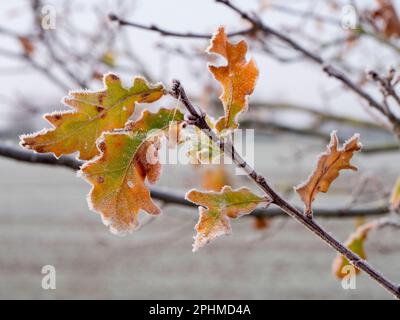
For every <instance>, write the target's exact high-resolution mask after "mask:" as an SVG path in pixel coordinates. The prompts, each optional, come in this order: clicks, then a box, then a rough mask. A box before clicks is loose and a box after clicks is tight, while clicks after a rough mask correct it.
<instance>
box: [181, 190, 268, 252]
mask: <svg viewBox="0 0 400 320" xmlns="http://www.w3.org/2000/svg"><path fill="white" fill-rule="evenodd" d="M185 198H186V199H187V200H189V201H191V202H193V203H196V204H198V205H199V214H200V218H199V221H198V223H197V224H196V226H195V230H196V231H197V234H196V236H195V238H194V239H195V241H194V244H193V251H197V250H198V249H199V248H201V247H203V246H204V245H205V244H207V243H209V242H210V241H212V240H214V239H215V238H216V237H218V236H221V235H225V234H231V226H230V222H229V220H230V219H235V218H238V217H240V216H242V215H244V214H248V213H250V212H251V211H253V210H254V209H255V208H256V207H257V206H258V205H259V204H260V203H266V204H268V203H269V200H268V199H266V198H265V197H260V196H258V195H256V194H254V193H252V192H251V191H250V190H249V189H248V188H240V189H237V190H233V189H232V188H231V187H230V186H224V187H223V188H222V190H221V191H220V192H214V191H208V192H202V191H198V190H195V189H192V190H190V191H189V192H188V193H187V194H186V196H185Z"/></svg>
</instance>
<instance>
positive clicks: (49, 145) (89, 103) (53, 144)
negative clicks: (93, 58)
mask: <svg viewBox="0 0 400 320" xmlns="http://www.w3.org/2000/svg"><path fill="white" fill-rule="evenodd" d="M103 80H104V86H105V88H104V89H103V90H100V91H71V92H70V93H69V96H67V97H66V98H65V99H64V101H63V102H64V104H65V105H66V106H69V107H71V108H72V109H74V110H71V111H62V112H54V113H51V114H46V115H45V116H44V117H45V119H46V120H47V121H48V122H50V123H51V124H52V125H53V126H54V128H52V129H45V130H42V131H40V132H37V133H35V134H30V135H24V136H21V145H22V146H23V147H25V148H27V149H32V150H34V151H36V152H39V153H46V152H53V153H54V154H55V156H56V157H59V156H61V155H62V154H70V153H74V152H79V158H80V159H82V160H89V159H92V158H93V157H94V156H96V155H97V154H98V152H99V151H98V149H97V148H96V140H97V138H99V137H100V136H101V134H102V133H103V132H106V131H112V130H113V129H118V128H123V127H124V126H125V123H126V121H127V120H128V119H129V117H130V116H131V115H132V114H133V112H134V109H135V104H136V103H140V102H142V103H150V102H154V101H156V100H158V99H159V98H160V97H161V96H163V95H164V87H163V86H162V85H160V84H157V85H149V84H148V83H147V81H146V80H145V79H143V78H141V77H136V78H135V79H134V81H133V85H132V86H131V87H130V88H124V87H123V86H122V83H121V80H120V79H119V78H118V77H117V76H116V75H114V74H106V75H104V79H103Z"/></svg>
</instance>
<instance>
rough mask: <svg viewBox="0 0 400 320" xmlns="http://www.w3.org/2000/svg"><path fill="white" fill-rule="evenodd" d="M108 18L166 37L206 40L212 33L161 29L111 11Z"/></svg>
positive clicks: (241, 32)
mask: <svg viewBox="0 0 400 320" xmlns="http://www.w3.org/2000/svg"><path fill="white" fill-rule="evenodd" d="M108 18H109V19H110V20H111V21H116V22H118V24H119V25H120V26H130V27H134V28H137V29H141V30H147V31H155V32H158V33H159V34H161V35H162V36H166V37H177V38H188V39H191V38H192V39H193V38H195V39H207V40H209V39H210V38H211V37H212V34H209V33H194V32H177V31H170V30H166V29H162V28H160V27H157V26H156V25H154V24H152V25H149V26H147V25H144V24H140V23H136V22H130V21H126V20H124V19H121V18H119V17H118V16H117V15H116V14H113V13H110V14H109V15H108ZM254 31H255V30H254V28H247V29H244V30H240V31H237V32H232V33H229V34H228V37H234V36H243V35H247V34H250V33H253V32H254Z"/></svg>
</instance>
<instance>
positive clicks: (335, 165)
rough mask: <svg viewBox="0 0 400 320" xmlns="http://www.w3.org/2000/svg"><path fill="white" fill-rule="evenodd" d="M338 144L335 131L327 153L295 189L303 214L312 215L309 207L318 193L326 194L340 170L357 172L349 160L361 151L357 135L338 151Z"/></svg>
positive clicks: (321, 156)
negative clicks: (302, 205) (303, 209)
mask: <svg viewBox="0 0 400 320" xmlns="http://www.w3.org/2000/svg"><path fill="white" fill-rule="evenodd" d="M338 144H339V141H338V138H337V135H336V131H333V132H332V133H331V142H330V144H329V145H328V147H327V151H326V152H325V153H323V154H322V155H320V157H319V159H318V163H317V166H316V168H315V170H314V172H313V173H312V174H311V175H310V176H309V178H308V179H307V180H306V181H305V182H304V183H302V184H300V185H298V186H296V187H295V190H296V192H297V193H298V195H299V196H300V198H301V200H302V201H303V202H304V204H305V213H306V214H308V215H311V214H312V208H311V205H312V202H313V201H314V199H315V197H316V196H317V194H318V192H324V193H325V192H328V190H329V187H330V185H331V183H332V182H333V181H334V180H335V179H336V178H337V177H338V176H339V171H340V170H344V169H350V170H355V171H356V170H357V167H355V166H353V165H351V164H350V159H351V158H352V157H353V154H354V153H355V152H357V151H360V150H361V147H362V145H361V143H360V142H359V135H358V134H355V135H354V136H353V137H352V138H351V139H349V140H348V141H346V142H345V143H344V145H343V147H342V148H340V149H338Z"/></svg>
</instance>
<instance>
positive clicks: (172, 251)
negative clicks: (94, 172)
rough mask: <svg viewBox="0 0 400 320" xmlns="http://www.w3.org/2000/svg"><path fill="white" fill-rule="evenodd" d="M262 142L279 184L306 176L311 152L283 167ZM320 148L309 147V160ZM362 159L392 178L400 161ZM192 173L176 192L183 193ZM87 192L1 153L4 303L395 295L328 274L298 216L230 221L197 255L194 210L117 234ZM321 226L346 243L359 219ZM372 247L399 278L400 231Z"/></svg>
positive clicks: (377, 261)
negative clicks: (48, 272) (261, 223)
mask: <svg viewBox="0 0 400 320" xmlns="http://www.w3.org/2000/svg"><path fill="white" fill-rule="evenodd" d="M293 145H294V144H293V141H292V142H291V141H289V142H287V148H286V149H287V150H286V151H290V150H291V151H293V150H292V149H293ZM278 147H279V145H278V142H276V143H275V144H273V143H271V144H270V145H269V146H268V149H267V150H269V151H271V152H272V154H273V153H274V148H278ZM265 148H266V147H265ZM265 148H264V149H260V148H256V150H257V153H258V159H260V160H259V162H258V163H256V165H257V167H258V168H260V169H261V171H262V172H263V173H266V174H269V176H271V178H272V179H273V180H274V181H278V180H276V179H278V178H279V181H280V182H281V181H285V179H287V180H290V181H299V180H298V179H301V178H304V177H305V176H307V170H308V169H309V167H311V166H312V164H313V161H311V163H310V160H308V158H307V157H306V158H305V159H304V160H302V161H298V160H297V161H294V160H290V161H285V162H284V163H285V165H284V166H282V167H281V168H279V167H277V161H281V162H282V159H281V160H279V158H278V159H271V158H270V157H268V156H267V155H266V154H265V153H263V154H260V152H261V151H260V150H266V149H265ZM320 150H322V149H320ZM317 153H318V152H317ZM315 154H316V152H315V151H311V152H310V157H313V156H314V155H315ZM377 159H379V162H378V161H377ZM357 161H358V162H357ZM357 161H356V162H357V164H359V165H360V169H362V170H364V172H370V171H373V172H375V173H376V172H378V173H380V174H381V175H382V177H383V178H384V179H386V180H385V181H388V183H389V182H390V181H392V180H394V179H395V176H396V174H395V169H396V163H397V164H398V163H399V162H398V161H399V157H398V155H394V154H388V155H387V156H384V157H383V158H382V157H381V158H379V157H377V158H375V157H368V158H366V157H362V156H360V157H359V160H357ZM382 163H385V167H384V168H383V167H382V165H381V164H382ZM306 164H307V165H306ZM272 168H275V170H272ZM280 170H281V171H280ZM191 171H192V169H191V168H190V167H188V166H186V167H183V168H182V167H181V168H180V169H178V168H175V167H172V166H171V167H170V168H168V170H164V175H163V178H162V181H161V185H170V186H171V185H172V183H173V182H179V179H178V178H177V177H178V175H179V176H186V177H188V176H194V175H193V173H191ZM284 172H285V173H284ZM271 173H272V175H271ZM172 177H173V181H171V178H172ZM350 177H351V174H350V175H347V174H345V175H343V177H342V179H341V180H340V182H338V183H337V184H336V185H335V190H336V191H337V192H339V193H340V194H341V195H340V197H342V196H343V195H344V194H345V193H346V192H348V189H349V186H350V187H351V186H352V185H353V184H354V179H356V177H357V174H356V175H355V176H353V177H352V178H350ZM191 179H193V181H194V179H195V178H188V180H187V181H185V182H182V183H180V182H179V183H180V185H179V186H175V189H182V193H183V190H185V188H187V186H189V185H191V184H192V181H191ZM88 190H89V185H87V184H86V183H85V182H83V181H82V180H81V179H78V178H76V177H75V175H74V173H73V172H72V171H71V170H68V169H63V168H52V167H47V166H42V165H29V164H24V163H18V162H15V161H13V160H5V159H0V201H1V206H0V208H1V209H0V298H1V299H5V298H12V299H21V298H35V299H56V298H57V299H83V298H89V299H101V298H110V299H118V298H121V299H131V298H132V299H266V298H271V299H282V298H285V299H314V298H318V299H341V298H344V299H361V298H366V299H377V298H383V299H387V298H391V297H390V295H388V294H387V293H386V292H385V291H384V290H383V289H382V288H380V287H378V286H377V285H376V284H375V283H374V282H373V281H372V280H370V279H368V278H367V276H366V275H361V276H360V277H358V278H357V289H356V290H343V289H342V288H341V285H340V282H339V281H337V280H336V279H335V278H334V277H333V276H332V275H331V271H330V268H331V262H332V259H333V258H334V256H335V253H334V252H333V251H332V250H331V249H329V248H327V247H326V246H325V245H324V244H323V243H321V241H319V240H318V239H316V238H315V236H313V235H311V234H309V233H308V232H306V231H305V230H304V228H303V227H302V226H301V225H299V224H297V223H296V222H294V221H291V220H288V219H285V218H279V219H275V220H273V221H272V226H271V227H270V228H269V229H268V230H267V231H264V232H261V233H260V232H259V231H258V232H257V231H255V230H253V229H252V227H251V224H252V220H251V219H241V220H239V221H235V222H234V223H233V229H234V235H233V236H230V237H223V238H220V239H218V240H216V241H215V242H214V243H212V244H211V245H210V246H209V247H207V248H205V249H203V250H201V251H199V252H198V253H196V254H193V253H192V252H191V243H192V236H193V233H194V231H193V226H194V224H195V220H196V218H197V212H196V211H195V210H192V209H184V208H180V207H176V206H168V207H165V208H164V214H163V215H162V216H161V217H160V218H158V219H156V220H154V221H152V222H151V223H147V224H146V225H144V226H143V228H142V230H140V232H137V233H134V234H131V235H128V236H126V237H117V236H114V235H112V234H110V233H109V232H108V231H107V229H106V228H105V227H104V225H103V224H102V223H101V221H100V218H99V216H98V215H96V214H94V213H92V212H90V211H89V210H88V209H87V205H86V200H85V196H86V193H87V192H88ZM329 199H331V198H328V197H326V196H324V197H322V200H321V201H320V202H318V204H319V205H321V204H329ZM321 223H322V224H323V225H324V226H326V227H327V228H328V229H329V230H331V231H332V233H334V234H335V235H338V237H339V238H340V239H342V240H345V239H346V237H347V235H348V234H349V232H350V231H351V230H352V228H353V227H354V219H346V220H341V221H339V220H321ZM367 252H368V253H369V260H370V261H371V262H372V263H373V264H374V265H376V266H377V267H378V268H379V269H381V270H382V271H383V272H384V273H385V274H386V275H387V277H389V278H391V279H397V280H399V281H400V272H399V253H400V237H399V236H398V232H397V233H396V232H395V231H393V230H385V231H383V232H379V233H376V232H374V233H372V234H371V237H370V239H369V241H368V245H367ZM46 264H51V265H54V266H55V267H56V270H57V289H56V290H48V291H46V290H43V289H42V288H41V279H42V275H41V273H40V272H41V268H42V266H43V265H46Z"/></svg>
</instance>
